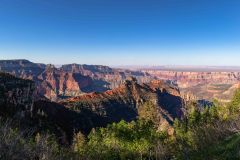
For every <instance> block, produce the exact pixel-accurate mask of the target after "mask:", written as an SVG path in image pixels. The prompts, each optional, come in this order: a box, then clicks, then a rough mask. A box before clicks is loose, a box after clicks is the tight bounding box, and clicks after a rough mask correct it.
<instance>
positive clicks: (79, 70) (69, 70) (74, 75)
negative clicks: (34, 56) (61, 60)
mask: <svg viewBox="0 0 240 160" xmlns="http://www.w3.org/2000/svg"><path fill="white" fill-rule="evenodd" d="M0 71H4V72H8V73H11V74H12V75H15V76H17V77H20V78H24V79H30V80H33V81H34V82H35V83H36V88H37V92H38V94H39V95H43V96H45V97H47V98H49V99H51V100H53V101H56V100H58V99H61V98H66V97H73V96H79V95H81V94H84V93H90V92H94V91H96V92H103V91H106V90H108V89H112V88H116V87H118V86H119V85H121V84H122V83H123V82H124V81H125V80H126V79H127V78H128V77H129V76H134V77H136V78H137V79H138V80H139V82H149V81H150V80H151V78H152V77H151V76H149V75H148V74H147V73H142V72H139V71H129V70H121V69H112V68H110V67H107V66H101V65H79V64H69V65H63V66H62V67H60V68H56V67H55V66H53V65H44V64H37V63H32V62H30V61H28V60H2V61H0Z"/></svg>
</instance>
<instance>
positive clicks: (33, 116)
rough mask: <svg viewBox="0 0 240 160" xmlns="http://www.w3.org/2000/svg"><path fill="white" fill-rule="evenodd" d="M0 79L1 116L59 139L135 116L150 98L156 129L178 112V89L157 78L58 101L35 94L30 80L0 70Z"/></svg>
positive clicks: (132, 118) (126, 83)
mask: <svg viewBox="0 0 240 160" xmlns="http://www.w3.org/2000/svg"><path fill="white" fill-rule="evenodd" d="M0 82H1V85H0V114H1V116H2V117H6V118H7V117H14V120H16V121H18V122H19V123H20V125H21V127H22V128H24V126H25V127H26V128H29V127H30V126H31V127H34V128H35V130H36V132H37V131H41V130H49V131H51V132H53V133H54V134H55V135H57V136H58V137H61V139H62V140H61V141H62V142H63V143H64V142H65V141H70V140H71V138H72V135H73V133H74V132H77V131H81V132H82V133H84V134H88V133H89V132H90V131H91V129H92V128H95V127H104V126H106V125H107V124H109V123H112V122H119V121H120V120H126V121H131V120H135V119H137V118H138V117H139V116H140V113H139V112H140V111H141V109H144V107H145V103H146V102H151V103H152V104H153V107H154V108H155V110H156V115H157V120H158V124H159V129H168V127H169V126H170V125H169V124H171V123H172V122H173V119H174V118H176V117H181V116H182V112H181V111H182V104H183V101H182V99H181V97H180V93H179V90H178V89H177V88H176V86H172V85H170V84H168V83H165V82H163V81H158V80H155V81H152V82H150V83H148V84H145V83H144V84H141V85H140V84H138V83H137V80H136V79H135V78H132V79H129V80H126V81H125V82H124V83H123V84H122V85H120V87H117V88H115V89H113V90H108V91H105V92H103V93H96V92H94V93H90V94H85V95H81V96H78V97H73V98H69V99H66V100H64V101H62V102H60V103H55V102H50V101H48V100H47V99H43V98H36V96H37V95H36V94H37V92H36V90H35V85H34V82H33V81H31V80H24V79H20V78H16V77H14V76H12V75H9V74H6V73H1V74H0Z"/></svg>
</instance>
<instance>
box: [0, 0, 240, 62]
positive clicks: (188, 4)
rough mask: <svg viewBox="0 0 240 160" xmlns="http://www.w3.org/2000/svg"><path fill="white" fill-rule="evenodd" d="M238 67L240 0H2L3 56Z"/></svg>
mask: <svg viewBox="0 0 240 160" xmlns="http://www.w3.org/2000/svg"><path fill="white" fill-rule="evenodd" d="M19 58H21V59H22V58H24V59H29V60H31V61H34V62H43V63H53V64H64V63H85V64H104V65H221V66H223V65H231V66H234V65H240V63H239V60H240V1H239V0H0V59H19Z"/></svg>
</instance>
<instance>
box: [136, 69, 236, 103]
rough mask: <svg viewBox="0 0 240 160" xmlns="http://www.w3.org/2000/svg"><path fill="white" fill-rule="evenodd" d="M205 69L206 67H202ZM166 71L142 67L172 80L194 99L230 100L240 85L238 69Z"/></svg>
mask: <svg viewBox="0 0 240 160" xmlns="http://www.w3.org/2000/svg"><path fill="white" fill-rule="evenodd" d="M200 70H204V69H200ZM200 70H198V71H196V70H195V71H189V70H185V71H165V70H158V69H141V70H140V71H142V72H145V73H148V74H150V75H151V76H153V77H154V78H157V79H162V80H171V81H172V82H173V83H175V84H177V85H178V87H179V88H180V91H181V94H182V95H183V96H186V97H191V98H192V99H207V100H213V99H219V100H222V101H225V102H226V101H229V100H230V99H231V97H232V95H233V93H234V91H235V90H236V89H237V88H238V87H239V82H240V72H238V71H222V72H221V71H206V70H205V71H200Z"/></svg>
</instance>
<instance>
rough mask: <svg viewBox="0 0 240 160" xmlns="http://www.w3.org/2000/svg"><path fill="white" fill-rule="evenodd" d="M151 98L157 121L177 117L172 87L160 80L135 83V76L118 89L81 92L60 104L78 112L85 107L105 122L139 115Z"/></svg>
mask: <svg viewBox="0 0 240 160" xmlns="http://www.w3.org/2000/svg"><path fill="white" fill-rule="evenodd" d="M149 101H151V102H152V103H153V104H154V106H155V107H156V108H157V111H158V115H159V119H161V121H160V122H159V124H161V123H166V122H167V123H168V124H169V123H172V122H173V120H174V118H176V117H179V118H180V117H181V108H182V104H183V102H182V99H181V97H180V93H179V90H178V89H177V88H176V86H171V85H169V84H167V83H165V82H164V81H157V80H156V81H152V82H150V83H148V84H142V85H141V84H138V83H137V80H136V79H135V78H133V79H131V80H126V81H125V83H124V84H123V85H121V86H120V87H119V88H115V89H113V90H109V91H106V92H103V93H91V94H85V95H82V96H79V97H74V98H69V99H67V100H64V101H63V102H62V104H64V105H65V106H67V107H68V108H69V109H71V110H74V111H78V112H81V110H82V109H89V110H91V111H92V112H94V113H96V114H97V115H99V116H101V117H105V119H106V120H107V122H108V123H110V122H118V121H120V120H122V119H124V120H126V121H131V120H134V119H136V118H137V117H138V116H139V113H138V112H139V109H140V108H141V107H144V105H145V103H146V102H149Z"/></svg>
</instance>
